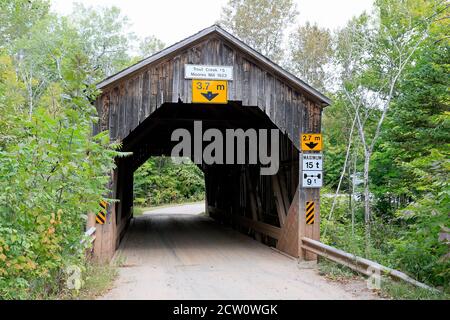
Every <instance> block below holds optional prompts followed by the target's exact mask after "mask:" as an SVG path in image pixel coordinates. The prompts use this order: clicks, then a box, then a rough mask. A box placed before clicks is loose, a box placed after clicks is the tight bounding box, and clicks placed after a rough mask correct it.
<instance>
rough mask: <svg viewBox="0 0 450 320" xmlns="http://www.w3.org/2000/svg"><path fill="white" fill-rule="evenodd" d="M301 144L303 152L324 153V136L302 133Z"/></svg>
mask: <svg viewBox="0 0 450 320" xmlns="http://www.w3.org/2000/svg"><path fill="white" fill-rule="evenodd" d="M300 143H301V145H302V151H322V134H320V133H302V135H301V136H300Z"/></svg>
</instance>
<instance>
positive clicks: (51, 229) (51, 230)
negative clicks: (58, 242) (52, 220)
mask: <svg viewBox="0 0 450 320" xmlns="http://www.w3.org/2000/svg"><path fill="white" fill-rule="evenodd" d="M54 233H55V228H53V227H50V228H48V230H47V234H48V235H52V234H54Z"/></svg>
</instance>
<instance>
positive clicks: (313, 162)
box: [302, 153, 323, 171]
mask: <svg viewBox="0 0 450 320" xmlns="http://www.w3.org/2000/svg"><path fill="white" fill-rule="evenodd" d="M302 157H303V171H308V170H322V164H323V160H322V159H323V157H322V154H321V153H313V154H305V153H303V154H302Z"/></svg>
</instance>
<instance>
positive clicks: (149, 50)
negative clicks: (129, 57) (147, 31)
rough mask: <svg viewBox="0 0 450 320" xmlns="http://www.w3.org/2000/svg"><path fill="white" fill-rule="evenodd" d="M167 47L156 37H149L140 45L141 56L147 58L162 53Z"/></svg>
mask: <svg viewBox="0 0 450 320" xmlns="http://www.w3.org/2000/svg"><path fill="white" fill-rule="evenodd" d="M165 46H166V45H165V44H164V42H162V41H161V40H159V39H158V38H156V37H155V36H148V37H146V38H144V39H143V40H141V42H140V43H139V56H140V57H141V58H146V57H149V56H151V55H152V54H154V53H156V52H158V51H161V50H162V49H164V47H165Z"/></svg>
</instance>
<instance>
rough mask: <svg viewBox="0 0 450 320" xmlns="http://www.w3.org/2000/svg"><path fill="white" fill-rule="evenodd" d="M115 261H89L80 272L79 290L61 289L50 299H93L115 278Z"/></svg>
mask: <svg viewBox="0 0 450 320" xmlns="http://www.w3.org/2000/svg"><path fill="white" fill-rule="evenodd" d="M117 267H118V264H117V263H112V264H109V263H96V262H92V261H89V262H87V263H86V266H85V267H84V268H83V269H84V270H83V271H82V272H81V279H82V286H81V288H80V289H79V290H75V289H67V288H65V289H63V290H62V291H61V292H60V293H59V294H58V295H57V296H53V297H48V298H47V299H50V300H93V299H96V298H97V297H99V296H101V295H103V294H105V293H106V292H107V291H108V290H109V289H111V288H112V286H113V283H114V280H115V279H116V277H117V275H118V272H117Z"/></svg>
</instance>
